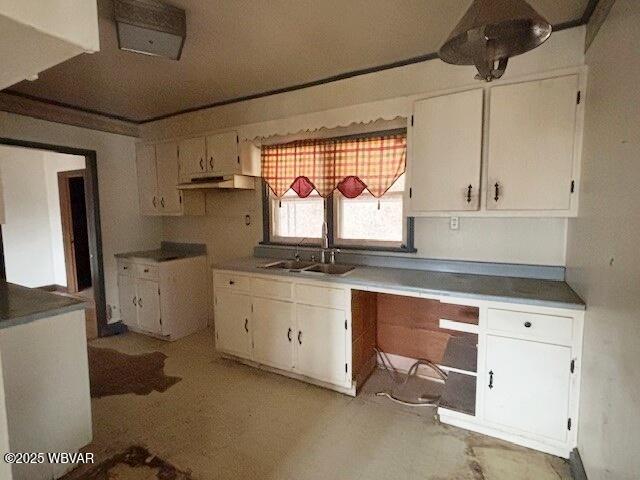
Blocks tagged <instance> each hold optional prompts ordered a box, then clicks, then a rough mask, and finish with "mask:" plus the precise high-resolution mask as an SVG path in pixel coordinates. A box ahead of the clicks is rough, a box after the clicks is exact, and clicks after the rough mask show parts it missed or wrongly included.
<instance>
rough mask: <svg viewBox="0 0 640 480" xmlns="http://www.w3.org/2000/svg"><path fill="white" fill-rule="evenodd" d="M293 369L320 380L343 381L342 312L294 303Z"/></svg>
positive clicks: (344, 358)
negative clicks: (295, 329)
mask: <svg viewBox="0 0 640 480" xmlns="http://www.w3.org/2000/svg"><path fill="white" fill-rule="evenodd" d="M296 323H297V327H298V331H297V333H296V337H295V339H294V340H295V342H296V349H297V355H296V371H297V372H298V373H301V374H303V375H307V376H309V377H312V378H315V379H317V380H322V381H323V382H328V383H333V384H337V385H344V384H345V381H346V375H347V372H346V364H347V361H346V329H345V313H344V311H342V310H334V309H332V308H325V307H312V306H307V305H297V306H296Z"/></svg>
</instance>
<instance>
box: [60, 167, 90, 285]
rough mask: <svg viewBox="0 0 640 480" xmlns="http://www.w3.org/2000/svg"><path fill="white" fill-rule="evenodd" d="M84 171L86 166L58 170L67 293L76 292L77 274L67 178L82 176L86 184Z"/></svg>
mask: <svg viewBox="0 0 640 480" xmlns="http://www.w3.org/2000/svg"><path fill="white" fill-rule="evenodd" d="M85 173H86V168H85V169H82V170H67V171H65V172H58V196H59V197H60V216H61V219H60V220H61V222H62V245H63V247H64V268H65V271H66V272H67V292H69V293H78V275H77V266H76V255H75V253H76V252H75V243H74V238H73V215H72V213H71V197H70V190H69V180H70V179H71V178H82V179H83V180H84V182H85V185H86V183H87V179H86V175H85ZM85 204H86V199H85ZM87 229H88V222H87Z"/></svg>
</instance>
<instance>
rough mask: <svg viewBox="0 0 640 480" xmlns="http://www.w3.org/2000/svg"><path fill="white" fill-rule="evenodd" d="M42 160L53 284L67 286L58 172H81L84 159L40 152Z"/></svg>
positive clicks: (83, 166)
mask: <svg viewBox="0 0 640 480" xmlns="http://www.w3.org/2000/svg"><path fill="white" fill-rule="evenodd" d="M42 156H43V159H44V171H45V182H46V187H47V197H48V203H49V220H50V222H51V250H52V255H53V257H52V259H53V280H54V281H53V283H54V284H55V285H62V286H63V287H66V286H67V271H66V268H65V259H64V244H63V242H62V217H61V215H60V191H59V189H58V172H68V171H70V170H82V169H84V168H85V158H84V157H79V156H76V155H64V154H62V153H54V152H42Z"/></svg>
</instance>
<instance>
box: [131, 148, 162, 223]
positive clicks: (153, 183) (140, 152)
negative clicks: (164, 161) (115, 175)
mask: <svg viewBox="0 0 640 480" xmlns="http://www.w3.org/2000/svg"><path fill="white" fill-rule="evenodd" d="M136 168H137V170H138V195H139V200H140V213H141V214H142V215H158V207H159V206H160V203H159V199H158V177H157V174H156V147H155V145H138V146H137V147H136Z"/></svg>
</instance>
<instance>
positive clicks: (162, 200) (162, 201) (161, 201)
mask: <svg viewBox="0 0 640 480" xmlns="http://www.w3.org/2000/svg"><path fill="white" fill-rule="evenodd" d="M160 205H162V208H164V197H162V198H161V199H160Z"/></svg>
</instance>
